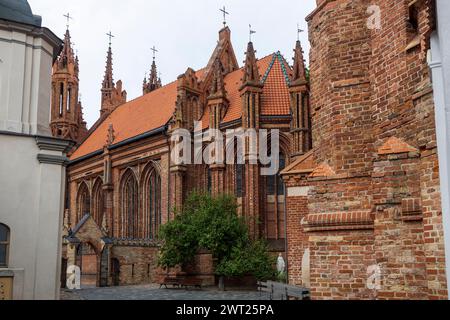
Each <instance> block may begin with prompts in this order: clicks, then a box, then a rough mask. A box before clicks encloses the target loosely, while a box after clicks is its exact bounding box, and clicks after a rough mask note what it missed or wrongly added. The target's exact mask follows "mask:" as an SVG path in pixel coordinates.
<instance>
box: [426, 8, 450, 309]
mask: <svg viewBox="0 0 450 320" xmlns="http://www.w3.org/2000/svg"><path fill="white" fill-rule="evenodd" d="M444 3H445V4H444ZM449 4H450V3H448V0H446V1H442V0H440V1H439V0H438V1H437V10H436V12H437V13H436V14H437V15H438V31H435V32H434V33H433V34H432V36H431V50H430V52H429V55H428V64H429V66H430V69H431V71H432V79H433V91H434V94H433V95H434V102H435V116H436V135H437V143H438V155H439V175H440V183H441V197H442V224H443V227H444V243H445V256H446V259H445V260H446V275H447V284H448V283H450V281H449V280H450V145H449V142H448V140H447V137H450V126H449V120H450V109H449V106H448V105H446V103H449V102H450V101H446V98H447V99H449V97H448V96H447V97H446V94H447V95H449V93H450V92H446V90H445V88H448V87H447V86H446V83H445V80H446V79H445V76H450V74H446V71H447V72H448V70H445V67H446V66H445V62H446V61H445V54H448V53H449V52H450V42H447V40H446V39H444V38H446V37H444V38H443V37H439V34H441V35H444V34H448V32H450V24H449V22H448V21H449V20H448V16H449V15H450V5H449ZM445 16H447V17H445ZM448 67H450V66H447V68H448ZM448 80H450V78H449V79H448ZM448 80H447V81H448ZM449 300H450V291H449Z"/></svg>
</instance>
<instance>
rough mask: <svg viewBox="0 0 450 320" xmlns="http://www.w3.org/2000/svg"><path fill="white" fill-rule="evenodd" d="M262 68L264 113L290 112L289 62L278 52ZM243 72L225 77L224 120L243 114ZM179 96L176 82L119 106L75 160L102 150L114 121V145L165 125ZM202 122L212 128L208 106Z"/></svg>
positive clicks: (82, 147)
mask: <svg viewBox="0 0 450 320" xmlns="http://www.w3.org/2000/svg"><path fill="white" fill-rule="evenodd" d="M258 67H259V72H260V74H261V81H264V88H263V93H262V102H261V114H262V115H289V114H290V108H289V89H288V84H287V82H288V80H287V79H286V75H287V74H289V73H290V72H291V69H290V67H289V65H288V64H287V62H286V61H285V60H284V59H283V57H282V56H281V55H280V54H279V53H274V54H271V55H269V56H267V57H264V58H262V59H260V60H259V61H258ZM283 69H284V70H283ZM205 70H206V69H201V70H199V71H197V73H196V75H197V77H198V78H202V77H204V74H205ZM242 72H243V69H242V68H241V69H239V70H236V71H234V72H231V73H229V74H228V75H227V76H226V77H225V89H226V91H227V98H228V100H229V102H230V105H229V108H228V111H227V114H226V115H225V118H224V120H223V122H224V123H226V122H231V121H235V120H238V119H240V118H241V116H242V107H241V98H240V93H239V89H240V86H241V79H242ZM176 99H177V82H176V81H175V82H172V83H170V84H168V85H166V86H164V87H162V88H160V89H158V90H155V91H153V92H150V93H149V94H147V95H144V96H142V97H139V98H137V99H135V100H133V101H130V102H128V103H125V104H123V105H121V106H119V107H117V108H116V109H115V110H114V111H113V112H112V113H111V114H110V115H109V116H108V117H107V118H106V119H105V120H104V121H103V122H102V123H100V125H99V126H98V127H97V128H96V129H95V130H94V131H93V132H92V133H91V135H90V136H89V137H88V138H87V139H86V140H85V141H84V142H83V143H82V145H81V146H80V147H79V148H78V149H77V150H76V151H75V152H74V153H73V155H72V156H71V160H75V159H79V158H81V157H83V156H86V155H89V154H91V153H94V152H96V151H98V150H101V149H102V148H103V147H104V145H105V142H106V139H107V135H108V128H109V125H110V124H113V128H114V134H115V140H114V144H117V143H119V142H123V141H125V140H128V139H131V138H134V137H137V136H139V135H141V134H144V133H146V132H149V131H151V130H153V129H156V128H160V127H162V126H164V125H165V124H167V123H168V122H169V120H170V119H171V117H172V115H173V113H174V112H175V104H176ZM202 121H203V127H204V129H206V128H208V126H209V110H207V109H205V111H204V114H203V118H202Z"/></svg>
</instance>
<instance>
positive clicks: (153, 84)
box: [143, 47, 161, 94]
mask: <svg viewBox="0 0 450 320" xmlns="http://www.w3.org/2000/svg"><path fill="white" fill-rule="evenodd" d="M151 50H152V51H153V62H152V68H151V70H150V76H149V79H148V82H147V77H145V79H144V86H143V94H147V93H149V92H152V91H154V90H156V89H158V88H160V87H161V79H160V78H158V70H157V68H156V61H155V60H156V52H158V50H156V48H155V47H153V48H152V49H151Z"/></svg>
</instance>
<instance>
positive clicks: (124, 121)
mask: <svg viewBox="0 0 450 320" xmlns="http://www.w3.org/2000/svg"><path fill="white" fill-rule="evenodd" d="M176 99H177V82H172V83H170V84H168V85H166V86H164V87H162V88H160V89H158V90H155V91H153V92H150V93H149V94H146V95H144V96H142V97H139V98H137V99H135V100H133V101H130V102H128V103H125V104H123V105H121V106H119V107H118V108H116V109H115V110H114V111H113V112H112V113H111V114H110V115H109V116H108V117H107V118H106V119H105V120H104V121H103V122H102V123H101V124H100V125H99V126H98V128H97V129H96V130H95V131H94V132H92V134H91V135H90V136H89V137H88V138H87V139H86V140H85V141H84V142H83V144H82V145H81V146H80V147H79V148H78V149H77V150H76V151H75V152H74V154H73V155H72V156H71V157H70V159H71V160H74V159H78V158H80V157H83V156H86V155H88V154H90V153H93V152H95V151H98V150H101V149H102V148H103V147H104V145H105V144H106V138H107V135H108V128H109V125H110V124H113V128H114V135H115V140H114V144H116V143H119V142H122V141H125V140H128V139H130V138H133V137H136V136H139V135H141V134H143V133H146V132H149V131H151V130H153V129H156V128H160V127H162V126H164V125H165V124H167V122H168V121H169V120H170V118H171V117H172V115H173V113H174V112H175V103H176Z"/></svg>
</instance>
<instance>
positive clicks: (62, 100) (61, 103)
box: [59, 83, 64, 116]
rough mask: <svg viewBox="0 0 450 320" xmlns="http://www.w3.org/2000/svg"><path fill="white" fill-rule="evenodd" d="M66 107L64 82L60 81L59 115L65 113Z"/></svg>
mask: <svg viewBox="0 0 450 320" xmlns="http://www.w3.org/2000/svg"><path fill="white" fill-rule="evenodd" d="M63 109H64V84H63V83H60V85H59V115H60V116H62V115H63Z"/></svg>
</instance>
